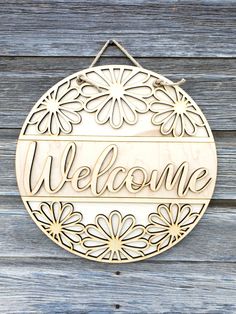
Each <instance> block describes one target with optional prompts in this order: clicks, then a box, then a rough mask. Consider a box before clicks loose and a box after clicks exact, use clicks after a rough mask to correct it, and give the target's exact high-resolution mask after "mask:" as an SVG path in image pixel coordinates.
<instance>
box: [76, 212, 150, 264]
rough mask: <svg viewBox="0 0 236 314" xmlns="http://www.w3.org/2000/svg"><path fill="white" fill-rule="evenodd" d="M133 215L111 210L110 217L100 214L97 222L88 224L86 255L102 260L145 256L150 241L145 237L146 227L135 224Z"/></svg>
mask: <svg viewBox="0 0 236 314" xmlns="http://www.w3.org/2000/svg"><path fill="white" fill-rule="evenodd" d="M135 221H136V219H135V217H134V216H133V215H126V216H124V217H122V215H121V214H120V213H119V212H117V211H114V212H111V213H110V215H109V216H108V217H106V216H105V215H102V214H101V215H98V216H97V217H96V220H95V223H94V224H90V225H87V226H86V229H85V232H86V237H85V238H84V239H83V241H82V245H83V247H84V248H85V249H86V250H87V253H86V255H87V256H90V257H94V258H96V259H98V260H100V261H103V260H104V261H106V260H107V261H115V260H116V261H120V262H122V261H127V260H133V259H135V258H137V257H141V256H144V253H143V250H144V249H146V248H147V247H148V241H147V240H146V239H144V238H143V236H144V234H145V228H144V227H143V226H141V225H136V224H135Z"/></svg>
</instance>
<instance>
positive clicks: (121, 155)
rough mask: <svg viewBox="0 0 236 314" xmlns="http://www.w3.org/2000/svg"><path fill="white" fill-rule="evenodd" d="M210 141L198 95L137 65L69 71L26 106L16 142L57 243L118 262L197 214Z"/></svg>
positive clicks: (207, 188) (181, 232)
mask: <svg viewBox="0 0 236 314" xmlns="http://www.w3.org/2000/svg"><path fill="white" fill-rule="evenodd" d="M216 168H217V160H216V149H215V143H214V139H213V136H212V133H211V130H210V127H209V125H208V123H207V121H206V119H205V117H204V115H203V113H202V112H201V110H200V109H199V107H198V106H197V105H196V103H195V102H194V101H193V100H192V99H191V97H189V95H188V94H187V93H186V92H184V91H183V89H181V88H180V87H179V86H176V85H174V84H173V83H172V82H171V81H170V80H168V79H166V78H165V77H163V76H161V75H159V74H156V73H154V72H151V71H149V70H145V69H142V68H139V67H134V66H125V65H122V66H121V65H109V66H99V67H93V68H89V69H86V70H83V71H81V72H78V73H75V74H73V75H71V76H69V77H67V78H65V79H64V80H62V81H60V82H59V83H57V84H56V85H54V86H53V87H52V88H51V89H49V90H48V91H47V92H46V93H45V94H44V95H43V96H42V97H41V98H40V99H39V101H38V102H37V103H36V104H35V106H34V107H33V109H32V110H31V112H30V113H29V115H28V117H27V119H26V121H25V123H24V125H23V128H22V131H21V134H20V136H19V141H18V145H17V154H16V173H17V181H18V186H19V190H20V194H21V197H22V200H23V202H24V204H25V207H26V208H27V210H28V212H29V213H30V215H31V217H32V218H33V220H34V221H35V223H36V224H37V225H38V226H39V227H40V229H41V230H42V231H43V232H44V233H45V234H46V235H47V236H48V237H50V238H51V239H52V240H53V241H54V242H56V243H57V244H58V245H60V246H61V247H63V248H64V249H66V250H68V251H70V252H72V253H74V254H77V255H80V256H83V257H86V258H88V259H92V260H96V261H102V262H111V263H121V262H132V261H138V260H141V259H145V258H148V257H151V256H154V255H156V254H159V253H162V252H164V251H166V250H167V249H169V248H171V247H172V246H173V245H175V244H176V243H178V242H179V241H180V240H182V239H183V238H184V237H185V236H186V235H187V234H188V233H189V232H190V231H191V230H192V229H193V227H194V226H195V225H196V224H197V223H198V221H199V220H200V218H201V216H202V215H203V213H204V211H205V210H206V208H207V206H208V203H209V201H210V199H211V196H212V194H213V190H214V186H215V180H216Z"/></svg>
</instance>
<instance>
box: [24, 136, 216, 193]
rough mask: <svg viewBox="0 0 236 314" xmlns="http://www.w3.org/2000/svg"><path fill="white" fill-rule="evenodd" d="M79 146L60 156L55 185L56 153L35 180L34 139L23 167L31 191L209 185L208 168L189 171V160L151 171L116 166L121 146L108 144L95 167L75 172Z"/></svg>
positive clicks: (185, 188)
mask: <svg viewBox="0 0 236 314" xmlns="http://www.w3.org/2000/svg"><path fill="white" fill-rule="evenodd" d="M76 151H77V146H76V144H75V143H74V142H71V143H69V144H68V145H67V146H66V147H65V149H64V151H63V153H62V156H61V160H60V179H59V182H57V185H56V186H52V182H51V181H52V180H51V174H52V171H53V157H52V156H47V157H46V158H45V160H44V162H43V167H42V170H41V172H40V174H39V175H38V178H36V180H34V183H33V182H32V173H33V168H34V160H35V156H36V153H37V142H31V143H30V145H29V149H28V152H27V156H26V163H25V164H26V167H25V171H24V186H25V189H26V192H27V194H28V195H35V194H37V193H38V191H39V190H40V189H41V188H42V187H44V189H45V191H46V192H48V193H49V194H56V193H58V192H59V191H60V190H61V189H62V187H63V186H64V185H65V184H66V183H68V182H69V183H70V184H71V186H72V188H73V190H74V191H76V192H83V191H85V190H87V189H90V190H91V192H92V194H93V195H94V196H101V195H102V194H104V192H105V191H109V192H111V193H117V192H119V191H120V190H121V189H124V188H125V189H126V190H127V191H128V192H130V193H138V192H139V191H141V190H142V189H144V188H149V189H150V190H151V191H152V192H157V191H158V190H160V189H161V188H163V187H164V188H165V189H166V190H167V191H171V190H174V189H176V192H177V194H178V195H179V196H180V197H183V196H185V195H186V194H187V193H188V191H191V192H194V193H199V192H202V191H203V190H204V189H206V188H207V187H208V185H209V183H210V182H211V180H212V178H211V177H209V172H208V170H207V169H206V168H204V167H200V168H197V169H196V170H194V171H192V172H190V170H189V163H188V162H186V161H185V162H183V163H182V164H180V165H179V166H176V165H174V164H173V163H168V164H167V165H166V166H165V168H164V169H163V170H161V171H160V170H157V169H154V170H153V171H152V172H151V173H150V174H149V173H148V172H147V171H146V170H145V169H144V168H143V167H138V166H135V167H132V168H130V169H126V168H125V167H122V166H116V160H117V156H118V147H117V146H116V145H115V144H111V145H108V146H107V147H106V148H105V149H104V150H103V151H102V152H101V154H100V156H99V157H98V158H97V160H96V162H95V165H94V167H93V169H91V168H90V167H88V166H81V167H79V168H77V169H76V170H75V171H73V173H71V172H72V166H73V165H74V163H75V156H76V153H77V152H76Z"/></svg>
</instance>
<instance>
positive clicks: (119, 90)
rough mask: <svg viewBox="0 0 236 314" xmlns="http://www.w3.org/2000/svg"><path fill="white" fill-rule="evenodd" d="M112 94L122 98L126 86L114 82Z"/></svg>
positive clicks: (111, 89) (111, 88)
mask: <svg viewBox="0 0 236 314" xmlns="http://www.w3.org/2000/svg"><path fill="white" fill-rule="evenodd" d="M110 94H111V96H112V97H113V98H121V97H122V96H123V94H124V87H123V86H122V85H119V84H113V85H111V87H110Z"/></svg>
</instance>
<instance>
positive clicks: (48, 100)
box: [29, 81, 83, 135]
mask: <svg viewBox="0 0 236 314" xmlns="http://www.w3.org/2000/svg"><path fill="white" fill-rule="evenodd" d="M79 94H80V91H79V89H76V88H72V87H70V81H68V82H65V83H63V84H62V85H60V86H58V87H57V88H56V89H54V90H53V91H51V92H49V93H48V94H47V95H46V96H45V98H44V99H43V100H42V101H41V102H40V103H39V105H38V106H37V107H36V108H35V109H34V110H33V112H32V114H31V117H30V119H29V125H35V126H36V128H37V131H38V132H39V133H41V134H44V133H47V134H50V135H59V134H61V133H64V134H69V133H71V131H72V125H73V124H78V123H80V122H81V116H80V114H79V111H81V110H82V109H83V104H82V102H81V101H80V100H79V99H78V98H79Z"/></svg>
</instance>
